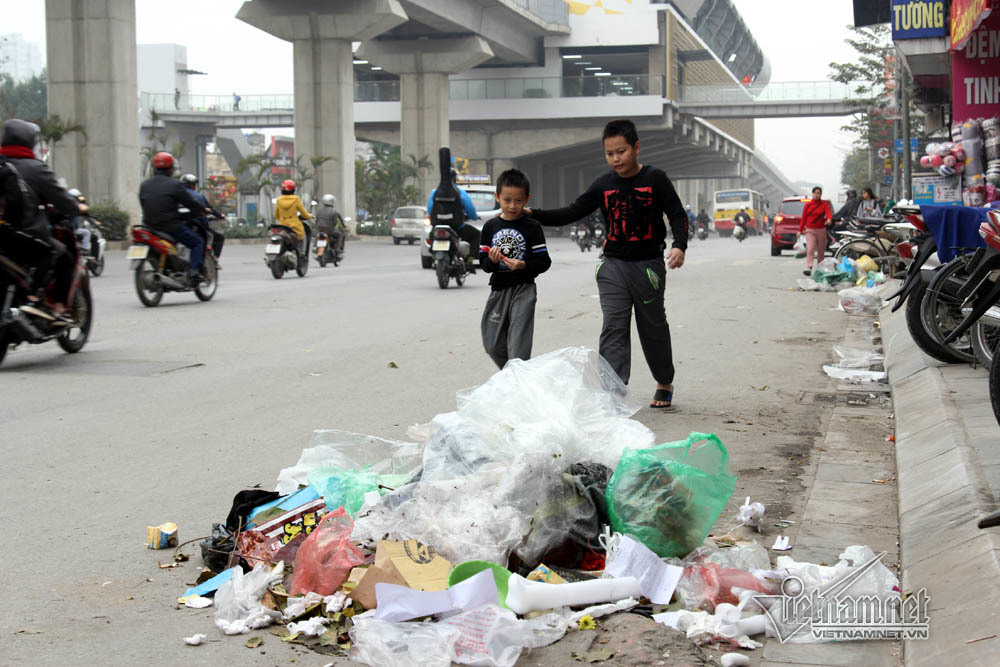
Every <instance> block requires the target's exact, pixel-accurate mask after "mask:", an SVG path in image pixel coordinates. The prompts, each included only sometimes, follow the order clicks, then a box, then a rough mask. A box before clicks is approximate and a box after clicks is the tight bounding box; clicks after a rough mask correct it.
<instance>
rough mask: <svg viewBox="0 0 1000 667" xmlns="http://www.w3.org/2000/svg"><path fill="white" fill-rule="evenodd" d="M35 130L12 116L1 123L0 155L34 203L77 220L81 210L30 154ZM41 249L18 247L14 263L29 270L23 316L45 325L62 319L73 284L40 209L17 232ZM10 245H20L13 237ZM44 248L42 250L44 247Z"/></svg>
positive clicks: (62, 249)
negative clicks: (50, 282) (49, 289)
mask: <svg viewBox="0 0 1000 667" xmlns="http://www.w3.org/2000/svg"><path fill="white" fill-rule="evenodd" d="M38 132H39V128H38V126H37V125H35V124H34V123H29V122H27V121H24V120H20V119H18V118H12V119H10V120H8V121H7V122H6V123H4V125H3V137H2V139H0V155H3V156H4V157H6V158H7V159H8V160H9V161H10V163H11V164H12V165H13V166H14V168H15V169H17V172H18V173H19V174H20V176H21V178H22V179H23V180H24V182H25V183H26V184H27V185H28V187H30V188H31V189H32V191H33V192H34V193H35V196H36V197H37V198H38V200H39V203H40V204H48V205H51V206H52V207H53V209H55V212H56V213H57V214H59V215H63V216H66V217H69V218H73V217H76V216H78V215H79V214H80V213H81V212H82V211H86V210H87V207H86V206H83V207H81V206H80V204H79V202H77V200H76V199H75V198H74V197H72V196H71V195H70V194H69V193H68V192H67V191H66V189H65V188H64V187H63V186H61V185H60V184H59V182H58V181H57V180H56V175H55V174H54V173H53V172H52V170H51V169H49V166H48V165H47V164H45V163H44V162H42V161H41V160H39V159H38V158H37V157H36V156H35V150H34V148H35V146H36V145H37V144H38ZM19 231H21V232H23V233H25V234H27V235H29V236H31V237H33V238H35V239H36V240H38V241H41V242H42V243H43V244H44V246H37V245H35V244H32V247H18V248H16V250H15V254H16V255H17V256H18V259H22V260H23V261H25V262H26V263H28V264H30V265H31V266H33V267H34V269H35V273H34V276H33V277H32V284H31V288H32V289H31V291H32V293H31V294H30V295H28V296H27V301H28V303H27V304H26V305H25V306H23V307H22V308H21V310H22V311H23V312H25V313H28V314H29V315H33V316H36V317H40V318H43V319H47V320H50V321H57V322H58V321H67V320H66V318H64V317H62V314H63V313H65V312H66V308H67V303H66V301H67V299H68V298H69V290H70V287H71V286H72V283H73V259H72V258H71V257H70V256H69V253H68V252H67V250H66V246H64V245H63V244H62V243H60V242H59V241H57V240H56V239H55V238H53V237H52V230H51V225H50V223H49V218H48V215H46V213H45V211H44V210H43V209H42V208H39V209H38V210H37V212H36V213H35V214H34V215H33V217H32V216H30V215H29V214H28V213H27V212H25V219H24V222H23V226H22V227H21V229H20V230H19ZM10 243H15V244H18V245H19V246H20V245H21V244H20V243H19V242H18V241H17V240H16V239H15V238H13V237H12V238H11V240H10ZM44 247H47V248H48V251H45V250H44V249H41V248H44ZM50 270H51V271H52V272H53V278H54V284H53V289H52V292H51V294H50V295H49V302H48V303H45V302H44V301H43V296H44V290H45V287H46V282H47V278H48V276H49V272H50Z"/></svg>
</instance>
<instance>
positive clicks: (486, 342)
mask: <svg viewBox="0 0 1000 667" xmlns="http://www.w3.org/2000/svg"><path fill="white" fill-rule="evenodd" d="M530 190H531V188H530V184H529V183H528V178H527V176H525V175H524V174H523V173H521V172H520V171H518V170H516V169H508V170H507V171H505V172H503V173H502V174H500V177H499V178H498V179H497V201H499V202H500V211H501V212H500V215H499V216H498V217H496V218H493V219H492V220H490V221H489V222H487V223H486V224H485V225H483V230H482V234H481V238H482V244H483V245H481V246H480V247H479V264H480V266H481V267H482V268H483V270H484V271H485V272H486V273H491V274H493V275H491V276H490V288H491V291H490V296H489V298H488V299H487V300H486V309H485V310H484V311H483V321H482V332H483V347H484V348H486V353H487V354H489V355H490V358H491V359H493V362H494V363H496V365H497V367H499V368H503V367H504V364H506V363H507V361H508V360H509V359H529V358H531V339H532V336H533V335H534V330H535V302H536V301H537V292H536V290H535V276H537V275H538V274H540V273H545V271H547V270H548V268H549V266H551V264H552V260H551V259H550V258H549V253H548V249H547V248H546V246H545V234H543V233H542V226H541V225H539V224H538V221H537V220H533V219H531V218H529V217H527V216H526V215H525V214H524V205H525V204H526V203H527V202H528V196H529V194H530Z"/></svg>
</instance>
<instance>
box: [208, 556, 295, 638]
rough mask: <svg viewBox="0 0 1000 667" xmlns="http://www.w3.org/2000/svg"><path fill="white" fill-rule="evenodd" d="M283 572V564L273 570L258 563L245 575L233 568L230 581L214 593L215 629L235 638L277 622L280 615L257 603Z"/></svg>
mask: <svg viewBox="0 0 1000 667" xmlns="http://www.w3.org/2000/svg"><path fill="white" fill-rule="evenodd" d="M284 572H285V567H284V564H283V563H278V564H277V565H275V566H274V569H272V568H271V566H270V565H267V564H266V563H261V564H259V565H257V566H256V567H255V568H254V569H253V570H252V571H250V572H248V573H246V574H244V573H243V570H241V569H240V568H238V567H234V568H233V576H232V578H231V579H230V580H228V581H224V582H223V583H222V585H221V586H219V590H218V591H216V593H215V625H216V627H218V628H219V629H220V630H222V631H223V632H224V633H226V634H227V635H238V634H242V633H245V632H249V631H250V630H255V629H257V628H263V627H267V626H268V625H270V624H271V623H273V622H274V621H276V620H278V619H280V618H281V614H280V613H279V612H277V611H274V610H273V609H268V608H267V607H265V606H264V605H262V604H261V603H260V601H261V598H263V597H264V592H265V591H266V590H267V587H268V586H270V585H271V584H272V583H274V582H277V581H281V579H282V577H283V576H284Z"/></svg>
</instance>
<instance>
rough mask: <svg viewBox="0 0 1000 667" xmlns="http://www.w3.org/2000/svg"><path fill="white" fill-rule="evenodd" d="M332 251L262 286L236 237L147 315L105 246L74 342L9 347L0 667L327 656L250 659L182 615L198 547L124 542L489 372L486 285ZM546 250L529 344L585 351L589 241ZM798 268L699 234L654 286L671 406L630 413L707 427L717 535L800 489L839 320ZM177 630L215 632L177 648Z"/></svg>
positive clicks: (269, 650) (285, 652)
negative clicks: (214, 287) (205, 287)
mask: <svg viewBox="0 0 1000 667" xmlns="http://www.w3.org/2000/svg"><path fill="white" fill-rule="evenodd" d="M347 252H348V255H347V258H346V260H345V262H344V263H343V264H342V265H341V266H340V267H337V268H334V267H332V266H328V267H327V268H325V269H320V268H319V267H318V266H317V265H315V264H314V265H312V266H311V267H310V270H309V273H308V275H307V276H306V277H305V278H298V277H296V276H295V275H294V274H291V275H288V274H286V277H285V278H283V279H282V280H274V279H273V278H272V277H271V276H270V273H269V272H268V270H267V268H266V267H265V265H264V262H263V248H262V247H261V246H236V245H233V246H231V247H227V248H226V252H225V254H224V255H223V262H222V263H223V272H222V274H221V283H220V286H219V290H218V293H217V295H216V297H215V299H214V300H213V301H211V302H208V303H201V302H199V301H197V299H196V298H195V297H194V295H193V294H167V295H166V296H165V297H164V299H163V302H162V304H161V305H160V306H159V307H157V308H145V307H143V306H142V305H141V304H140V303H139V301H138V299H137V298H136V295H135V292H134V289H133V286H132V276H131V274H130V273H129V271H128V267H127V263H126V261H125V259H124V254H123V253H122V252H120V251H119V252H113V253H111V254H110V256H109V262H108V267H107V271H106V273H105V275H104V276H102V277H100V278H97V279H95V280H94V281H93V291H94V298H95V307H96V319H95V324H94V328H93V331H92V336H91V340H90V341H89V342H88V344H87V346H86V347H85V348H84V349H83V351H82V352H80V353H79V354H76V355H68V354H65V353H63V352H62V351H61V350H60V349H59V348H58V347H57V346H56V345H55V344H52V343H50V344H47V345H44V346H40V347H32V348H23V347H22V348H19V349H17V350H13V351H11V352H10V353H9V354H8V356H7V359H6V360H5V361H4V363H3V366H2V367H0V396H2V398H3V400H2V401H0V443H2V444H0V452H2V455H3V462H4V470H5V475H4V484H3V486H2V491H0V493H2V499H3V500H2V502H0V519H2V525H5V526H6V527H7V528H6V530H7V535H6V536H5V537H4V538H3V540H2V542H0V555H2V558H3V567H2V574H0V582H2V586H3V590H4V598H5V600H6V604H4V605H3V609H2V611H0V625H2V630H0V655H2V656H3V659H2V662H5V663H8V664H105V665H134V664H140V663H151V664H173V663H179V662H181V661H183V662H185V663H187V664H206V665H208V664H213V665H214V664H221V663H223V662H226V661H233V662H235V661H238V662H239V664H247V665H251V664H252V665H258V664H260V665H264V664H287V662H288V661H289V659H290V658H291V657H295V656H296V655H297V656H298V658H297V660H298V663H299V664H302V663H305V664H316V665H322V664H325V663H327V662H329V658H327V657H325V656H320V655H316V654H311V653H306V654H301V653H299V654H296V653H293V651H294V650H296V649H294V648H293V647H290V646H285V645H281V644H280V642H278V641H277V640H276V639H275V638H273V637H271V638H270V639H268V640H267V642H266V644H265V646H264V647H262V649H259V650H255V651H251V650H248V649H247V648H244V646H243V642H244V639H245V638H244V639H240V638H226V637H223V636H222V635H221V633H219V632H218V631H217V630H216V629H215V628H214V626H213V624H212V622H211V615H210V612H211V610H210V609H209V610H203V611H195V610H191V609H186V608H180V609H177V608H176V604H175V600H176V598H177V596H178V595H180V594H181V593H182V592H183V590H184V589H185V588H186V587H187V584H188V583H189V582H192V581H193V580H194V578H195V577H196V575H197V571H198V567H199V565H200V564H199V562H198V561H199V559H198V557H197V556H195V557H194V558H193V559H192V561H191V562H190V563H187V564H185V566H184V567H181V568H177V569H175V570H164V569H159V568H158V567H157V560H162V561H164V562H166V560H169V558H170V552H156V551H149V550H147V549H145V548H144V546H143V539H144V534H145V527H146V525H148V524H159V523H162V522H164V521H175V522H177V523H178V524H179V526H180V537H181V539H182V540H187V539H192V538H195V537H199V536H202V535H205V534H207V533H208V532H209V529H210V524H211V522H213V521H223V520H224V519H225V516H226V514H227V512H228V510H229V506H230V503H231V501H232V497H233V495H234V494H235V493H236V492H237V491H239V490H240V489H242V488H245V487H249V486H253V485H256V484H260V485H261V486H263V487H268V488H269V487H272V486H273V484H274V480H275V477H276V475H277V472H278V470H279V469H281V468H282V467H285V466H289V465H292V464H294V463H295V462H296V460H297V459H298V456H299V452H300V451H301V450H302V449H303V448H304V447H306V446H308V444H309V439H310V435H311V433H312V431H313V430H314V429H318V428H340V429H347V430H351V431H356V432H359V433H366V434H373V435H378V436H382V437H388V438H398V439H405V430H406V428H407V427H408V426H409V425H411V424H415V423H423V422H427V421H429V420H430V418H431V417H433V416H434V415H435V414H436V413H439V412H446V411H450V410H452V409H454V406H455V398H454V394H455V391H456V390H458V389H461V388H464V387H469V386H472V385H475V384H478V383H480V382H482V381H483V380H484V379H485V378H486V377H488V376H489V375H490V374H491V373H493V372H494V371H495V368H494V367H493V365H492V362H491V361H490V360H489V358H488V357H487V356H486V354H485V353H484V352H483V350H482V347H481V343H480V339H479V318H480V314H481V311H482V307H483V304H484V302H485V300H486V296H487V294H488V290H489V287H488V286H487V279H486V277H485V276H483V275H482V274H479V275H476V276H473V277H471V278H470V279H469V280H468V282H467V283H466V285H465V286H464V287H462V288H455V287H454V284H453V286H452V287H451V288H449V289H448V290H447V291H442V290H440V289H439V288H438V287H437V285H436V282H435V279H434V275H433V274H432V272H430V271H425V270H422V269H421V268H420V265H419V261H418V257H417V249H416V248H415V247H410V246H406V245H403V246H398V247H397V246H393V245H392V244H391V242H389V241H388V240H379V241H368V242H356V243H351V244H349V245H348V251H347ZM550 252H551V253H552V257H553V265H552V268H551V269H550V271H549V272H548V273H547V274H545V275H543V276H541V277H540V279H539V281H538V292H539V300H538V307H537V319H536V326H535V353H536V354H538V353H542V352H546V351H550V350H554V349H558V348H561V347H566V346H574V345H584V346H591V347H596V346H597V338H598V333H599V330H600V320H601V318H600V308H599V304H598V299H597V289H596V285H595V283H594V279H593V275H594V273H593V272H594V263H595V260H596V257H595V254H594V253H593V252H591V253H587V254H582V253H581V252H580V251H579V249H578V248H576V246H574V245H572V244H571V243H570V241H569V240H568V239H566V238H557V239H552V240H551V245H550ZM801 268H802V267H801V262H800V261H798V260H794V259H792V258H790V257H787V256H785V257H782V258H772V257H770V256H769V255H768V241H767V239H762V238H752V239H749V240H748V241H747V242H745V243H743V244H738V243H737V242H735V241H734V240H732V239H718V238H715V237H713V238H711V239H709V240H708V241H694V242H693V243H692V247H691V248H690V249H689V252H688V260H687V264H686V265H685V266H684V267H683V268H682V269H681V270H678V271H672V272H670V274H669V276H668V279H667V312H668V318H669V320H670V323H671V328H672V333H673V342H674V350H675V360H676V364H677V379H676V383H675V385H676V393H675V404H676V406H677V411H676V412H673V413H663V412H660V411H653V410H650V409H648V408H644V409H642V410H641V411H640V412H639V413H637V414H636V416H635V418H636V419H639V420H640V421H642V422H643V423H645V424H647V425H648V426H649V427H650V428H652V429H653V430H654V431H655V432H656V434H657V436H658V439H659V441H661V442H665V441H670V440H678V439H683V438H684V437H686V436H687V434H688V433H689V432H690V431H703V432H715V433H717V434H718V435H719V436H720V437H721V438H722V440H723V442H725V444H726V445H727V447H728V449H729V451H730V453H731V455H732V460H733V469H734V470H735V471H737V473H738V474H739V483H738V487H737V491H736V494H735V496H734V499H733V501H732V502H731V503H730V506H729V507H728V508H727V510H726V512H725V513H724V514H723V517H722V518H721V519H720V521H719V523H718V524H717V527H718V528H719V529H720V530H722V531H725V530H726V529H727V528H728V526H730V525H732V524H733V523H734V521H733V517H734V515H735V508H736V507H737V506H738V505H739V504H741V503H742V501H743V498H744V497H745V496H746V495H751V496H753V497H754V499H755V500H761V501H763V502H764V503H765V504H767V506H768V514H769V516H770V517H773V518H774V519H777V518H778V517H779V516H781V517H786V518H791V519H793V520H794V519H795V517H796V516H797V515H796V513H797V512H800V511H801V504H802V499H803V494H804V491H805V489H806V488H807V486H808V484H809V483H810V480H809V474H810V469H811V467H813V466H812V463H813V461H812V459H813V456H814V454H813V452H814V450H813V444H814V438H816V437H817V436H819V435H820V433H821V432H822V430H823V428H824V424H825V422H826V420H827V418H828V417H829V413H830V410H831V408H832V404H831V403H828V402H827V401H826V400H825V399H826V398H827V397H828V394H829V392H831V391H832V389H833V387H834V383H833V382H832V381H830V380H828V378H826V376H825V375H823V374H822V371H821V370H820V365H821V363H823V362H825V361H827V360H828V359H829V358H830V356H831V346H832V345H833V344H834V343H836V342H839V341H840V340H841V338H842V335H843V331H844V315H843V313H840V312H838V311H836V310H833V306H834V305H835V299H834V298H832V297H831V295H828V294H817V293H803V292H798V291H795V290H794V288H795V279H796V278H797V277H800V276H801V273H800V270H801ZM633 358H634V363H633V373H632V383H631V387H632V390H633V391H635V392H638V397H639V398H640V399H641V400H643V401H647V402H648V398H649V397H650V396H651V395H652V392H653V388H654V385H653V382H652V379H651V378H650V376H649V373H648V370H647V369H646V367H645V363H644V361H643V359H642V356H641V352H640V350H639V347H638V341H637V340H636V342H635V343H634V357H633ZM390 362H394V363H395V365H396V366H398V368H392V367H390ZM15 529H16V530H15ZM195 632H204V633H206V634H208V635H209V638H210V639H211V640H213V641H211V642H209V643H208V644H207V645H205V646H201V647H198V648H191V647H187V646H184V645H183V643H182V642H181V637H183V636H188V635H191V634H194V633H195Z"/></svg>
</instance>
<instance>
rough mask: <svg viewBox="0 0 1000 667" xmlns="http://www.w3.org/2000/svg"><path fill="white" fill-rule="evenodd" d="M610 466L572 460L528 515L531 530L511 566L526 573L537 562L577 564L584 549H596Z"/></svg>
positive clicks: (565, 564) (605, 508) (603, 517)
mask: <svg viewBox="0 0 1000 667" xmlns="http://www.w3.org/2000/svg"><path fill="white" fill-rule="evenodd" d="M611 473H612V470H611V468H608V467H607V466H605V465H602V464H600V463H592V462H586V463H574V464H573V465H571V466H570V467H569V471H568V472H567V473H566V474H564V475H563V476H562V480H561V481H560V483H558V484H556V485H555V486H554V487H553V488H552V489H550V490H549V493H548V498H547V500H546V501H545V502H544V503H543V504H541V505H540V506H539V507H538V509H537V510H536V511H535V513H534V516H532V519H531V532H530V533H529V534H528V536H527V538H526V539H525V541H524V543H523V544H521V545H520V546H519V547H518V548H517V549H516V550H515V552H514V556H516V557H517V560H518V564H517V566H516V567H514V569H516V570H517V571H519V572H521V573H522V574H527V573H528V572H529V571H531V570H533V569H534V568H535V567H537V566H538V565H539V564H540V563H542V562H544V563H545V564H547V565H558V566H562V567H569V568H576V567H579V565H580V563H581V562H582V560H583V556H584V553H586V552H587V551H589V550H598V549H600V548H601V547H600V546H599V543H598V539H597V538H598V536H599V535H600V534H601V526H603V525H604V524H606V523H607V522H608V518H607V517H608V513H607V505H606V502H605V498H604V494H605V491H606V489H607V486H608V480H609V479H611Z"/></svg>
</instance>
